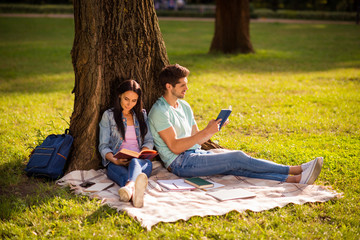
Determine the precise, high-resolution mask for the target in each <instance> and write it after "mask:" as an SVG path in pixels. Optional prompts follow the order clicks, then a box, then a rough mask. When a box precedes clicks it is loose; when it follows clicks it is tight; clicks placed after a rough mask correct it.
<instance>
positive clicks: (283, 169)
mask: <svg viewBox="0 0 360 240" xmlns="http://www.w3.org/2000/svg"><path fill="white" fill-rule="evenodd" d="M189 73H190V71H189V70H188V69H187V68H185V67H182V66H180V65H179V64H175V65H169V66H166V67H165V68H163V69H162V71H161V73H160V75H159V80H160V83H161V85H162V87H163V91H164V92H163V95H162V96H161V97H160V98H159V99H158V100H157V101H156V102H155V104H154V105H153V107H152V108H151V110H150V113H149V123H150V130H151V133H152V135H153V138H154V143H155V147H156V148H157V150H158V152H159V155H160V158H161V160H162V161H163V162H164V164H165V167H166V168H167V169H168V170H169V171H170V172H173V173H174V174H176V175H177V176H179V177H197V176H209V175H216V174H222V175H236V176H244V177H252V178H261V179H270V180H277V181H282V182H293V183H302V184H313V183H314V181H315V180H316V178H317V177H318V176H319V174H320V171H321V167H322V163H323V158H322V157H318V158H316V159H314V160H312V161H310V162H307V163H304V164H302V165H301V166H300V165H299V166H285V165H281V164H276V163H274V162H271V161H267V160H262V159H255V158H252V157H250V156H248V155H246V154H245V153H244V152H242V151H226V152H221V153H214V152H212V151H204V150H201V148H200V147H201V144H203V143H204V142H206V141H207V140H209V139H210V138H211V137H212V136H213V135H214V134H215V133H217V132H218V131H219V124H220V121H221V119H219V120H210V122H209V123H208V125H207V126H206V127H205V128H204V129H203V130H201V131H200V130H199V129H198V127H197V125H196V122H195V119H194V115H193V112H192V110H191V107H190V105H189V104H188V103H187V102H186V101H184V100H182V99H183V98H184V97H185V94H186V91H187V90H188V85H187V83H188V80H187V77H188V75H189ZM226 124H227V122H226V123H225V124H224V126H225V125H226ZM224 126H223V127H224Z"/></svg>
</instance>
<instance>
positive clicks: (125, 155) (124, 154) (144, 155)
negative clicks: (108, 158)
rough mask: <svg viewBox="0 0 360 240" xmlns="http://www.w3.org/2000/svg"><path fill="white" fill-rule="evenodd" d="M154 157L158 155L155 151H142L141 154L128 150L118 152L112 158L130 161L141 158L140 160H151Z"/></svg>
mask: <svg viewBox="0 0 360 240" xmlns="http://www.w3.org/2000/svg"><path fill="white" fill-rule="evenodd" d="M156 155H158V152H157V151H155V150H150V149H146V150H142V151H141V152H135V151H132V150H129V149H125V148H123V149H121V150H120V151H118V152H117V153H116V154H115V155H114V157H115V158H117V159H131V158H141V159H149V160H151V159H153V158H154V157H155V156H156Z"/></svg>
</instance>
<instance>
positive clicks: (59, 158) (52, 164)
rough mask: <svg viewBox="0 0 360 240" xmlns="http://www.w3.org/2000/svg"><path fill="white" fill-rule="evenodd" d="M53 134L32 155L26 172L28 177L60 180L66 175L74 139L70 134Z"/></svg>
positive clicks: (66, 131)
mask: <svg viewBox="0 0 360 240" xmlns="http://www.w3.org/2000/svg"><path fill="white" fill-rule="evenodd" d="M68 133H69V129H66V130H65V134H59V135H55V134H51V135H49V136H47V137H46V139H45V140H44V142H43V143H42V144H41V145H40V146H37V147H36V148H35V149H34V151H33V152H32V153H31V155H30V160H29V162H28V164H27V165H26V168H25V171H26V174H27V175H28V176H34V177H44V178H50V179H52V180H54V179H58V178H60V177H61V176H62V175H63V174H64V172H63V171H64V167H65V163H66V159H67V157H68V155H69V153H70V150H71V145H72V142H73V137H72V136H71V135H69V134H68Z"/></svg>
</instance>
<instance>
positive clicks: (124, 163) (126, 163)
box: [113, 158, 130, 166]
mask: <svg viewBox="0 0 360 240" xmlns="http://www.w3.org/2000/svg"><path fill="white" fill-rule="evenodd" d="M113 163H114V164H115V165H119V166H129V163H130V159H117V158H114V160H113Z"/></svg>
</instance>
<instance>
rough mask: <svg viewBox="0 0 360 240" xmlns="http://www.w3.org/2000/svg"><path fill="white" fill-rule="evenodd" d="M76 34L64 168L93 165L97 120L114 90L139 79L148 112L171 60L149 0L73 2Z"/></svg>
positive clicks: (95, 164)
mask: <svg viewBox="0 0 360 240" xmlns="http://www.w3.org/2000/svg"><path fill="white" fill-rule="evenodd" d="M73 4H74V20H75V38H74V43H73V48H72V51H71V55H72V62H73V67H74V72H75V87H74V90H73V93H75V102H74V111H73V113H72V116H71V120H70V132H71V134H72V135H73V137H74V144H73V151H72V153H71V156H70V162H69V165H68V169H67V171H72V170H75V169H97V168H99V166H100V163H101V160H100V159H101V158H100V155H99V153H98V150H97V146H98V132H99V131H98V129H99V127H98V124H99V121H100V119H101V116H102V113H103V112H104V111H105V110H106V109H108V108H109V107H110V106H111V99H112V97H113V95H112V89H114V87H115V86H116V85H118V84H119V82H115V78H116V77H118V78H120V79H121V81H123V80H125V79H129V78H132V79H135V80H137V81H138V82H139V83H140V85H141V87H142V88H143V90H144V92H145V93H146V94H144V103H145V108H146V109H147V110H149V108H150V107H151V106H152V104H153V103H154V102H155V101H156V99H157V98H158V97H159V96H160V95H161V92H160V89H161V88H160V87H159V85H158V83H157V77H158V74H159V72H160V70H161V69H162V68H163V67H164V66H165V65H167V64H168V63H169V61H168V57H167V53H166V49H165V44H164V41H163V38H162V35H161V32H160V28H159V24H158V19H157V16H156V13H155V8H154V6H153V0H133V1H118V0H102V1H87V0H74V1H73Z"/></svg>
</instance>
